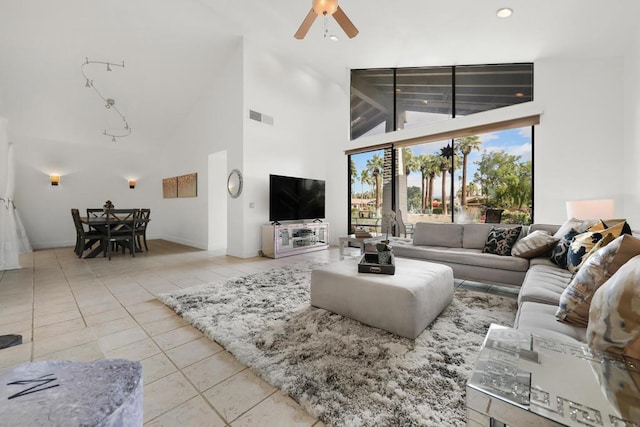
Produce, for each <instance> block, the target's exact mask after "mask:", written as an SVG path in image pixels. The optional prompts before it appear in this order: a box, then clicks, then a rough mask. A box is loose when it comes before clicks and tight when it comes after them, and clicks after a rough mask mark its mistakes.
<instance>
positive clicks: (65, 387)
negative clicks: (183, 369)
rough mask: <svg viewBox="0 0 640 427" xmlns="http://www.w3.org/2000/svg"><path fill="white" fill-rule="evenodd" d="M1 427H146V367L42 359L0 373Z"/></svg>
mask: <svg viewBox="0 0 640 427" xmlns="http://www.w3.org/2000/svg"><path fill="white" fill-rule="evenodd" d="M0 402H1V403H0V425H7V426H19V425H20V426H98V427H129V426H132V427H133V426H136V427H137V426H142V421H143V416H142V365H141V364H140V362H134V361H131V360H124V359H107V360H98V361H95V362H72V361H69V360H43V361H39V362H32V363H25V364H22V365H19V366H16V367H15V368H13V369H8V370H6V371H3V372H2V373H1V374H0Z"/></svg>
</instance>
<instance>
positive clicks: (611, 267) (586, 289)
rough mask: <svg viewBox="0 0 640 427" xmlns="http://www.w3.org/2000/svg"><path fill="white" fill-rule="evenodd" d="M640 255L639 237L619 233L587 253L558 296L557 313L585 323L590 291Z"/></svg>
mask: <svg viewBox="0 0 640 427" xmlns="http://www.w3.org/2000/svg"><path fill="white" fill-rule="evenodd" d="M636 255H640V239H636V238H635V237H632V236H629V235H626V234H625V235H622V236H620V237H618V238H617V239H615V240H614V241H613V242H611V243H609V244H608V245H607V246H605V247H603V248H601V249H599V250H598V251H597V252H595V253H594V254H593V255H592V256H590V257H589V258H588V259H587V261H586V262H585V263H584V265H583V266H582V268H580V270H579V271H578V273H577V274H576V275H575V276H574V277H573V279H572V280H571V283H569V286H567V288H566V289H565V290H564V292H563V293H562V295H561V296H560V304H559V307H558V311H557V312H556V317H557V318H558V319H559V320H562V321H564V322H567V323H570V324H573V325H577V326H582V327H586V326H587V324H588V322H589V307H590V305H591V299H592V298H593V294H594V293H595V292H596V291H597V290H598V288H599V287H600V286H601V285H602V284H603V283H604V282H606V281H607V280H608V279H609V278H610V277H611V276H612V275H613V274H615V272H616V271H618V270H619V269H620V267H622V265H624V264H625V263H626V262H627V261H629V260H630V259H631V258H633V257H634V256H636Z"/></svg>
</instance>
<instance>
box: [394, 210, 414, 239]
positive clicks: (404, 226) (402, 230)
mask: <svg viewBox="0 0 640 427" xmlns="http://www.w3.org/2000/svg"><path fill="white" fill-rule="evenodd" d="M396 223H397V224H398V236H400V235H401V234H404V237H410V236H412V235H413V224H411V223H405V222H404V219H403V218H402V211H401V210H400V209H398V210H397V212H396Z"/></svg>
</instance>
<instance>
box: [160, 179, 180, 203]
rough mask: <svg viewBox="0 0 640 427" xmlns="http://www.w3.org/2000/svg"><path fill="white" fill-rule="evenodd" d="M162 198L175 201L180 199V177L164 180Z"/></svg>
mask: <svg viewBox="0 0 640 427" xmlns="http://www.w3.org/2000/svg"><path fill="white" fill-rule="evenodd" d="M162 197H163V198H165V199H175V198H176V197H178V177H177V176H173V177H171V178H164V179H163V180H162Z"/></svg>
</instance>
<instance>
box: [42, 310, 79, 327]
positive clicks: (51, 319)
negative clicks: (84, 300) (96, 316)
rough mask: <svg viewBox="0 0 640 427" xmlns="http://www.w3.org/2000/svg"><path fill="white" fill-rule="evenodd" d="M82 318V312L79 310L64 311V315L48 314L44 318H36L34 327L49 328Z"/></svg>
mask: <svg viewBox="0 0 640 427" xmlns="http://www.w3.org/2000/svg"><path fill="white" fill-rule="evenodd" d="M78 317H81V316H80V311H79V310H78V309H77V308H74V309H73V310H69V311H64V312H62V313H54V314H47V315H43V316H38V315H37V314H36V315H35V316H34V319H33V325H34V327H36V328H39V327H40V326H47V325H51V324H53V323H60V322H65V321H67V320H72V319H77V318H78Z"/></svg>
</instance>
